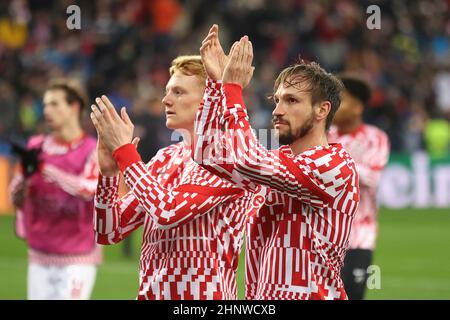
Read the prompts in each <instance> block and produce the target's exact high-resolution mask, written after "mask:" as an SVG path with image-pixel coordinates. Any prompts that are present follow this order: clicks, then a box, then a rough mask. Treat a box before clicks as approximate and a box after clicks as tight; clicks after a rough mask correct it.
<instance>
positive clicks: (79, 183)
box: [11, 80, 101, 300]
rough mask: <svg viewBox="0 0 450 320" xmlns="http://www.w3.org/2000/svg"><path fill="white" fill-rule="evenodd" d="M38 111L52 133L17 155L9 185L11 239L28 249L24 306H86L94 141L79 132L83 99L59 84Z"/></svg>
mask: <svg viewBox="0 0 450 320" xmlns="http://www.w3.org/2000/svg"><path fill="white" fill-rule="evenodd" d="M43 104H44V108H43V113H44V118H45V122H46V125H47V126H48V128H49V133H48V134H45V135H35V136H32V137H31V138H30V139H29V141H28V144H27V147H26V149H29V151H28V152H27V151H23V150H21V151H19V153H20V155H21V159H22V166H21V173H19V174H18V175H17V176H16V177H15V179H14V180H13V182H12V184H11V195H12V202H13V204H14V205H15V207H16V233H17V235H18V236H19V237H21V238H23V239H24V240H25V241H26V242H27V245H28V280H27V282H28V283H27V284H28V286H27V287H28V290H27V291H28V299H30V300H36V299H38V300H66V299H74V300H78V299H83V300H84V299H89V297H90V295H91V291H92V289H93V286H94V283H95V277H96V265H97V264H98V263H100V260H101V251H100V247H99V246H97V245H96V244H95V240H94V230H93V210H94V204H93V198H94V193H95V190H96V185H97V179H98V163H97V156H96V152H95V148H96V141H95V139H94V138H92V137H90V136H88V135H87V134H86V133H85V132H84V130H83V129H82V127H81V124H80V119H81V115H82V114H83V113H84V109H85V108H87V105H86V104H87V101H86V95H85V94H84V93H83V90H82V89H81V88H79V87H77V86H76V85H75V84H72V83H70V82H68V81H66V80H64V81H58V82H54V83H52V84H50V86H49V87H48V88H47V90H46V91H45V93H44V98H43ZM15 148H16V150H17V149H20V146H17V145H16V146H15ZM24 149H25V148H24Z"/></svg>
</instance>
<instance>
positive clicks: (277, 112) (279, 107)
mask: <svg viewBox="0 0 450 320" xmlns="http://www.w3.org/2000/svg"><path fill="white" fill-rule="evenodd" d="M285 113H286V112H285V110H284V108H283V106H282V105H281V103H277V105H276V106H275V109H273V112H272V116H274V117H275V116H283V115H284V114H285Z"/></svg>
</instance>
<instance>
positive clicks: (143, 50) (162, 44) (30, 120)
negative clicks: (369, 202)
mask: <svg viewBox="0 0 450 320" xmlns="http://www.w3.org/2000/svg"><path fill="white" fill-rule="evenodd" d="M70 4H72V2H71V1H67V0H66V1H31V0H28V1H26V0H12V1H9V2H8V1H6V2H1V3H0V75H1V81H0V83H3V85H0V89H1V90H2V93H3V92H7V94H6V96H4V95H3V94H2V95H1V96H0V101H1V102H4V103H2V104H1V108H2V119H1V120H0V140H1V139H2V138H5V135H6V134H7V132H10V131H14V132H15V133H18V134H22V135H28V134H29V132H30V131H32V130H38V129H39V128H40V124H39V123H37V119H38V117H39V116H40V112H39V105H40V104H41V102H40V101H39V100H36V99H35V98H33V97H39V96H41V95H42V93H43V90H44V86H45V84H46V83H48V80H49V79H51V78H54V77H59V76H64V75H66V76H70V77H72V78H77V79H79V80H81V81H83V82H84V83H85V84H86V86H87V87H88V89H89V92H90V94H91V99H92V98H93V97H96V96H98V95H100V94H105V93H106V94H109V95H110V97H111V98H112V99H113V102H114V104H115V105H117V106H118V107H121V106H126V107H127V108H128V109H129V110H130V112H131V113H132V116H133V113H136V116H137V118H140V117H142V110H143V109H141V107H138V105H147V106H148V107H149V108H151V107H150V104H155V105H156V104H157V102H156V101H153V102H150V101H151V99H153V97H155V96H157V95H158V94H159V93H158V90H159V89H158V88H160V87H161V86H163V85H164V84H165V83H166V81H167V68H168V67H169V64H170V61H171V60H172V58H173V57H175V56H177V55H179V54H195V53H197V52H198V48H199V46H200V42H201V39H202V37H203V36H204V35H205V34H206V32H207V30H208V29H209V27H210V25H211V24H212V23H218V24H219V25H220V29H221V37H222V42H223V44H224V46H225V50H226V51H228V48H229V46H230V44H231V43H232V42H233V41H234V40H236V39H238V38H239V37H240V36H242V35H244V34H247V35H249V37H250V38H251V39H252V42H253V45H254V49H255V60H254V64H255V66H256V70H255V75H254V79H253V80H252V82H251V87H250V88H249V89H250V90H248V91H247V93H248V96H247V98H248V99H249V108H250V109H249V112H250V114H251V117H252V122H253V124H254V125H255V127H256V129H259V128H270V127H271V124H270V113H271V110H272V108H273V104H272V102H271V101H268V100H267V99H266V97H267V95H269V94H270V93H271V92H272V90H273V89H272V86H273V78H274V76H275V75H276V74H277V72H279V71H280V70H281V69H282V68H283V67H285V66H286V65H288V64H290V63H292V62H294V60H295V59H297V58H298V56H299V55H300V56H301V57H303V58H305V59H309V60H316V61H318V62H319V63H320V64H322V65H323V66H324V67H325V68H327V69H329V70H330V71H333V72H340V71H351V72H356V73H359V74H361V75H362V76H364V77H365V78H366V79H369V81H370V83H371V85H372V87H373V88H372V89H373V98H372V100H371V102H370V104H369V106H368V109H367V111H366V114H365V121H366V122H368V123H371V124H375V125H377V126H379V127H381V128H382V129H383V130H385V131H386V132H387V133H388V135H389V138H390V140H391V142H392V149H393V151H394V152H395V151H402V152H411V151H414V150H417V149H420V148H424V130H425V121H427V119H428V118H430V117H432V116H433V115H434V113H435V112H436V111H443V112H444V114H445V115H446V117H447V118H446V119H447V120H448V119H450V98H449V92H450V71H449V68H450V41H449V39H450V37H449V36H450V2H449V1H448V0H431V1H428V0H411V1H388V0H376V1H368V0H362V1H356V0H337V1H332V0H320V1H306V0H284V1H269V0H245V1H244V0H221V1H217V2H211V1H207V0H159V1H146V0H133V1H125V0H101V1H87V0H80V1H78V2H77V4H78V5H79V6H80V8H81V12H82V19H81V25H82V28H81V30H68V29H67V28H66V19H67V18H68V16H67V15H66V8H67V6H68V5H70ZM372 4H376V5H378V6H379V7H380V9H381V30H369V29H368V28H367V27H366V19H367V18H368V15H367V14H366V8H367V7H368V6H369V5H372ZM5 83H6V86H5ZM8 88H9V89H8ZM143 101H147V102H143ZM250 104H251V106H250ZM144 109H145V108H144ZM145 113H146V112H144V114H145ZM144 117H145V116H144ZM7 119H8V120H7ZM160 122H161V121H160ZM161 123H163V121H162V122H161ZM12 124H14V125H12ZM158 139H160V138H158ZM144 140H145V139H143V140H142V142H141V144H143V143H145V142H144ZM162 144H163V145H164V144H165V142H164V143H162ZM149 147H150V146H149ZM141 148H143V147H141Z"/></svg>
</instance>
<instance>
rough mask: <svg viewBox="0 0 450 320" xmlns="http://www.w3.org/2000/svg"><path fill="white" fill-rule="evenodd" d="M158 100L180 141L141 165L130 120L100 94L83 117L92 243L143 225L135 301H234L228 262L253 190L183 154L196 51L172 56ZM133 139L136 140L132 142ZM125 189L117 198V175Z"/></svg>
mask: <svg viewBox="0 0 450 320" xmlns="http://www.w3.org/2000/svg"><path fill="white" fill-rule="evenodd" d="M170 75H171V77H170V80H169V82H168V83H167V86H166V95H165V96H164V98H163V100H162V102H163V104H164V106H165V111H166V117H167V120H166V125H167V127H168V128H169V129H173V130H178V131H180V132H181V134H182V136H183V141H182V142H179V143H176V144H173V145H171V146H169V147H166V148H163V149H161V150H160V151H159V152H158V153H157V155H156V156H155V157H154V158H152V159H151V160H150V162H149V163H147V164H145V163H144V162H142V160H141V158H140V156H139V154H138V152H137V151H136V147H135V144H133V143H131V142H132V138H133V124H132V122H131V120H130V119H129V117H128V115H127V114H126V111H125V109H122V110H121V115H120V116H119V115H118V114H117V113H116V112H115V110H114V106H113V105H112V104H111V103H110V101H109V100H108V98H107V97H106V96H102V97H101V98H97V100H96V103H97V106H95V105H94V106H92V113H91V118H92V121H93V123H94V125H95V127H96V129H97V132H98V134H99V139H100V144H99V152H98V153H99V164H100V170H101V177H100V179H99V183H98V190H97V194H96V201H95V208H96V224H95V230H96V233H97V241H98V242H99V243H102V244H114V243H118V242H120V241H121V240H122V239H124V238H125V237H126V236H127V235H129V234H130V233H131V232H133V231H134V230H136V229H137V228H138V227H140V226H143V228H144V233H143V239H142V248H141V257H140V268H139V270H140V271H139V274H140V277H139V280H140V286H139V293H138V299H157V300H159V299H181V300H188V299H195V300H203V299H236V298H237V297H236V268H237V265H238V257H239V253H240V250H241V247H242V241H243V231H244V225H245V218H246V215H247V213H250V212H251V211H253V210H256V209H257V208H258V205H257V204H256V205H255V206H253V203H252V199H253V197H254V194H253V193H250V192H247V191H244V190H243V189H241V188H236V187H234V186H233V185H231V184H230V183H229V182H226V181H225V180H222V179H220V178H219V177H217V176H215V175H213V174H211V173H209V172H208V171H206V170H204V169H203V168H201V167H200V166H198V165H197V164H196V163H195V162H194V161H193V160H192V159H191V146H190V141H191V140H192V135H193V130H194V119H195V113H196V111H197V109H198V107H199V105H200V102H201V99H202V95H203V91H204V88H205V79H206V73H205V70H204V68H203V65H202V62H201V59H200V57H199V56H181V57H178V58H176V59H175V60H174V61H173V62H172V67H171V68H170ZM134 142H136V139H135V140H134ZM119 171H121V172H122V173H123V175H124V178H125V183H126V184H127V186H128V187H129V189H130V190H131V191H130V192H129V193H128V194H127V195H125V196H124V197H123V198H118V193H117V190H118V183H119V179H118V173H119Z"/></svg>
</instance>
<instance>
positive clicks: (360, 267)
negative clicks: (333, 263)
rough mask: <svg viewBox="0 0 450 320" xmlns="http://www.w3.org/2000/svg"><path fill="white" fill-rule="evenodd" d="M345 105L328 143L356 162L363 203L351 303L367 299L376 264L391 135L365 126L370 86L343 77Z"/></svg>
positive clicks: (352, 242) (352, 255)
mask: <svg viewBox="0 0 450 320" xmlns="http://www.w3.org/2000/svg"><path fill="white" fill-rule="evenodd" d="M340 79H341V81H342V82H343V84H344V86H345V90H344V91H343V93H342V102H341V106H340V108H339V110H338V111H337V113H336V116H335V117H334V121H333V124H334V125H333V126H332V127H331V129H330V132H329V135H328V140H329V141H331V142H336V143H340V144H342V146H343V147H344V149H345V150H347V151H348V152H349V153H350V154H351V156H352V157H353V159H354V160H355V162H356V169H357V171H358V174H359V185H360V192H361V200H360V203H359V206H358V211H357V214H356V217H355V220H354V222H353V226H352V231H351V232H350V237H349V250H348V252H347V254H346V256H345V260H344V266H343V268H342V280H343V281H344V285H345V290H346V292H347V295H348V297H349V299H357V300H360V299H363V297H364V291H365V288H366V281H367V268H368V267H369V266H370V264H371V263H372V255H373V251H374V249H375V242H376V237H377V233H378V231H377V215H378V208H377V201H376V195H377V187H378V184H379V182H380V177H381V172H382V170H383V168H384V167H385V166H386V164H387V162H388V159H389V140H388V137H387V135H386V134H385V133H384V132H383V131H382V130H380V129H378V128H377V127H375V126H372V125H369V124H366V123H364V121H363V113H364V108H365V106H366V105H367V104H368V102H369V100H370V95H371V90H370V87H369V85H368V84H367V83H366V82H365V81H363V80H362V79H359V78H357V77H354V76H351V75H342V76H341V77H340Z"/></svg>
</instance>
